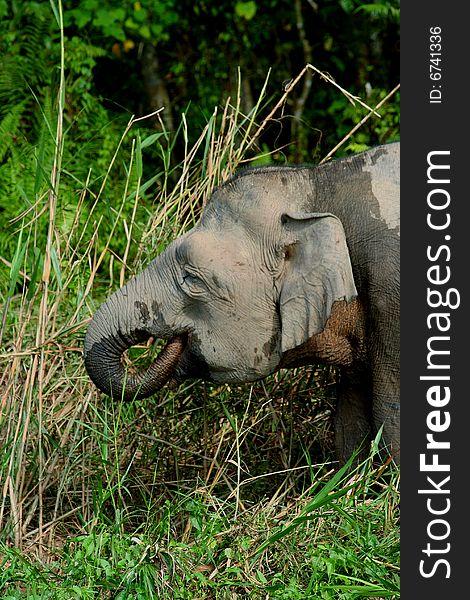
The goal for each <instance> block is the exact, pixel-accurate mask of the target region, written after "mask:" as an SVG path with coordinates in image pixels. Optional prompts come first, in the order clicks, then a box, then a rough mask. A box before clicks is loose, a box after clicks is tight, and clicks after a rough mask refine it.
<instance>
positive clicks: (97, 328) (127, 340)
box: [84, 288, 187, 400]
mask: <svg viewBox="0 0 470 600" xmlns="http://www.w3.org/2000/svg"><path fill="white" fill-rule="evenodd" d="M127 300H128V296H127V293H126V292H125V288H123V289H121V290H119V291H118V292H116V293H115V294H114V295H113V296H111V297H110V298H109V299H108V301H107V302H105V303H104V304H103V305H102V306H101V307H100V308H99V309H98V311H97V312H96V314H95V316H94V317H93V319H92V321H91V323H90V326H89V328H88V331H87V333H86V336H85V343H84V360H85V367H86V369H87V371H88V374H89V376H90V378H91V379H92V381H93V382H94V383H95V385H96V386H97V387H98V388H99V389H100V390H101V391H102V392H104V393H105V394H107V395H108V396H112V397H114V398H123V399H124V400H131V399H133V398H146V397H148V396H150V395H152V394H153V393H155V392H156V391H158V390H159V389H160V388H161V387H162V386H163V385H164V384H165V383H166V382H167V381H168V380H169V379H170V377H171V375H172V373H173V371H174V369H175V368H176V366H177V364H178V361H179V360H180V358H181V355H182V354H183V352H184V349H185V347H186V341H187V336H186V335H178V336H175V337H173V338H171V339H170V340H169V341H168V342H167V344H166V346H165V347H164V348H163V350H162V351H161V352H160V353H159V355H158V356H157V358H156V359H155V360H154V361H153V363H152V364H151V365H150V366H149V367H148V368H147V369H145V370H143V371H141V372H137V373H136V374H130V373H128V372H127V370H126V368H125V367H124V365H123V363H122V360H121V359H122V356H123V354H124V352H125V351H126V350H128V349H129V348H131V347H132V346H135V345H136V344H138V343H140V342H143V341H146V340H148V339H149V338H150V337H152V336H155V333H154V332H153V331H151V329H153V327H152V328H149V327H146V322H145V321H146V319H143V320H142V318H140V319H136V318H135V317H133V318H132V319H130V317H129V308H128V306H126V301H127ZM140 317H142V315H140ZM156 337H158V336H156Z"/></svg>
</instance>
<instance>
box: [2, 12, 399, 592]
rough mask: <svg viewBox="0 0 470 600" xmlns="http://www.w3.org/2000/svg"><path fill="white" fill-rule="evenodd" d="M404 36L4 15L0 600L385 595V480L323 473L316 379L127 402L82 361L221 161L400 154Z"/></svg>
mask: <svg viewBox="0 0 470 600" xmlns="http://www.w3.org/2000/svg"><path fill="white" fill-rule="evenodd" d="M399 39H400V38H399V3H398V1H397V0H391V1H386V0H382V1H379V2H375V3H363V2H361V1H360V0H320V1H318V2H314V1H313V0H249V1H247V2H241V1H239V2H236V1H235V2H229V1H228V0H218V1H215V0H206V1H203V0H201V1H198V0H196V1H193V2H188V1H186V0H179V1H176V0H141V1H140V2H130V1H126V0H119V1H118V0H82V1H80V2H76V1H72V0H62V1H60V0H50V1H46V0H44V1H38V2H34V1H30V0H0V565H1V566H2V569H0V592H1V594H2V597H3V598H11V599H12V598H15V599H16V598H28V599H30V598H67V599H69V598H116V599H118V598H119V599H124V598H221V599H222V598H227V599H228V598H230V599H233V598H246V597H250V598H260V599H261V598H263V599H265V598H294V599H295V598H326V599H330V598H331V599H333V598H335V599H337V598H339V599H343V598H344V599H350V598H360V597H363V598H369V597H382V598H385V597H387V598H398V597H399V579H398V577H399V537H398V508H397V507H398V499H399V494H398V481H399V476H398V473H397V471H396V469H395V468H394V467H393V465H390V464H388V463H385V464H382V463H381V462H380V460H378V457H377V456H376V445H375V444H373V445H372V447H371V456H370V459H369V460H368V461H366V462H365V463H363V464H362V465H359V466H358V467H356V468H355V469H354V470H353V473H351V472H348V471H347V470H345V469H338V465H337V464H336V463H335V462H334V456H333V453H332V419H333V416H334V398H335V383H336V380H337V374H336V373H335V371H334V369H326V368H324V367H321V366H317V365H313V366H311V367H308V368H305V369H298V370H296V371H284V372H280V373H278V374H276V375H274V376H272V377H270V378H268V379H267V380H266V381H264V382H259V383H257V384H254V385H247V386H238V387H233V386H232V387H229V386H218V387H217V386H213V385H210V384H206V383H203V382H188V383H187V384H186V385H183V386H180V388H179V389H177V390H169V389H166V390H163V391H162V392H161V393H160V394H158V395H157V396H155V397H153V398H151V399H149V400H146V401H140V402H131V403H128V404H123V403H119V402H113V401H111V400H110V399H109V398H107V397H105V396H103V395H102V394H99V393H98V392H97V390H96V389H95V388H94V387H93V386H92V384H91V383H90V381H89V379H88V377H87V375H86V372H85V370H84V367H83V361H82V342H83V336H84V332H85V330H86V325H87V323H88V321H89V319H90V316H91V315H92V314H93V312H94V311H95V310H96V308H97V307H98V306H99V304H100V302H101V301H102V300H103V299H104V298H105V297H106V296H107V295H109V293H110V292H111V291H113V290H114V289H116V288H117V287H118V286H120V285H122V284H123V283H124V282H125V281H127V280H128V279H129V278H130V277H131V276H132V275H133V274H134V273H136V272H137V271H139V270H140V269H142V268H143V267H144V266H145V265H146V264H147V263H148V262H149V261H150V260H151V259H152V257H153V256H155V254H157V253H158V252H160V251H161V250H162V249H163V248H164V247H165V246H166V244H167V243H168V242H169V241H170V240H171V239H173V238H174V237H175V236H176V235H179V234H180V233H181V232H182V231H184V230H185V229H187V228H188V227H191V226H192V225H193V224H194V222H195V221H197V218H198V215H199V213H200V210H201V208H202V206H203V205H204V203H205V201H206V200H207V199H208V197H209V196H210V193H211V191H212V190H213V188H214V187H215V186H216V185H218V184H219V183H221V182H222V181H224V180H226V179H227V178H228V177H230V176H231V175H232V174H233V173H234V172H235V171H236V169H237V168H239V167H242V166H247V165H253V164H266V163H271V162H278V163H287V162H289V163H294V162H302V163H312V164H317V163H318V162H320V161H321V160H324V159H326V158H329V157H330V153H331V156H332V158H335V157H339V156H342V155H344V154H349V153H352V152H358V151H361V150H363V149H365V148H367V147H369V146H372V145H376V144H381V143H387V142H390V141H395V140H397V139H399V122H400V118H399V117H400V113H399V91H398V84H399ZM332 151H333V152H332ZM150 356H151V348H147V347H143V348H137V349H136V350H135V352H134V354H133V359H134V360H135V361H141V362H142V363H145V362H146V361H148V360H150Z"/></svg>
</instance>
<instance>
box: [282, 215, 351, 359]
mask: <svg viewBox="0 0 470 600" xmlns="http://www.w3.org/2000/svg"><path fill="white" fill-rule="evenodd" d="M282 222H283V226H284V227H285V228H286V230H287V239H288V240H290V243H289V245H288V249H287V252H286V257H287V265H286V275H285V279H284V283H283V287H282V291H281V295H280V314H281V323H282V352H286V351H287V350H291V349H292V348H295V347H297V346H300V345H301V344H303V343H305V342H306V341H307V340H308V339H310V338H311V337H312V336H313V335H315V334H317V333H320V332H321V331H323V329H324V328H325V325H326V322H327V321H328V318H329V316H330V314H331V308H332V306H333V303H334V302H335V301H336V300H346V301H349V300H351V299H352V298H354V297H356V296H357V290H356V286H355V284H354V277H353V273H352V267H351V260H350V258H349V251H348V247H347V244H346V236H345V233H344V229H343V226H342V224H341V221H340V220H339V219H338V218H337V217H335V216H334V215H332V214H330V213H292V212H289V213H285V214H284V215H282Z"/></svg>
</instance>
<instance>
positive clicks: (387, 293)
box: [84, 143, 400, 460]
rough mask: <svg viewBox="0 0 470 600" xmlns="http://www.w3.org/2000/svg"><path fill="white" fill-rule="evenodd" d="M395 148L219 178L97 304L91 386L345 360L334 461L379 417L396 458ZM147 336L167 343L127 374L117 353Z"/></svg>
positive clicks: (131, 387) (90, 335)
mask: <svg viewBox="0 0 470 600" xmlns="http://www.w3.org/2000/svg"><path fill="white" fill-rule="evenodd" d="M399 151H400V146H399V144H398V143H396V144H388V145H386V146H380V147H376V148H373V149H371V150H369V151H367V152H364V153H362V154H358V155H355V156H352V157H348V158H343V159H339V160H336V161H332V162H330V163H326V164H324V165H321V166H318V167H303V166H294V167H267V168H255V169H247V170H246V171H243V172H242V173H240V174H239V175H237V176H236V177H234V178H233V179H231V180H230V181H228V182H227V183H225V184H223V185H222V186H221V187H220V188H218V189H217V190H216V191H215V192H214V194H213V195H212V197H211V199H210V200H209V202H208V204H207V206H206V207H205V209H204V211H203V214H202V217H201V219H200V222H199V223H198V225H197V226H196V227H194V228H193V229H192V230H191V231H189V232H188V233H187V234H185V235H183V236H181V237H180V238H178V239H176V240H175V241H174V242H172V243H171V244H170V245H169V246H168V248H167V249H166V250H165V251H164V252H163V253H162V254H161V255H160V256H158V257H157V258H156V259H155V260H154V261H152V262H151V263H150V264H149V265H148V267H147V268H146V269H145V270H144V271H143V272H142V273H140V274H139V275H138V276H137V277H135V278H134V279H132V280H131V281H129V283H128V284H127V285H126V286H124V287H123V288H122V289H120V290H118V291H117V292H115V294H113V295H112V296H111V297H110V298H109V299H108V301H107V302H105V303H104V304H103V305H102V306H101V307H100V309H99V310H98V311H97V313H96V315H95V317H94V318H93V320H92V323H91V325H90V327H89V329H88V332H87V335H86V338H85V349H84V356H85V364H86V367H87V369H88V372H89V374H90V376H91V378H92V379H93V381H94V382H95V383H96V385H97V386H98V387H99V388H100V389H101V390H103V391H104V392H105V393H107V394H110V395H114V396H118V397H119V396H123V397H133V396H140V397H144V396H148V395H150V394H152V393H153V392H154V391H156V389H158V388H159V387H160V386H161V385H163V384H164V383H165V382H166V381H167V380H168V379H170V378H173V379H175V380H177V381H181V380H184V379H187V378H203V379H209V380H213V381H216V382H228V383H231V382H232V383H235V382H247V381H254V380H257V379H260V378H263V377H265V376H267V375H268V374H270V373H273V372H274V371H276V370H277V369H279V368H284V367H286V368H289V367H295V366H299V365H303V364H309V363H315V362H323V363H326V364H332V365H337V366H338V367H340V369H341V377H340V383H339V386H338V409H337V417H336V446H337V451H338V455H339V458H340V460H345V459H346V458H347V457H348V456H349V455H350V454H351V453H352V452H353V450H354V449H355V448H356V446H357V445H358V444H359V443H360V442H361V441H363V440H364V438H367V437H368V436H370V434H371V433H373V432H374V431H376V430H377V429H378V428H379V427H380V426H382V425H383V428H384V429H383V441H384V444H385V445H386V446H387V447H388V450H389V451H390V452H391V453H392V454H393V456H394V457H395V458H396V460H399V343H400V340H399V337H400V336H399ZM149 337H154V338H163V339H168V340H170V341H169V343H168V345H167V346H166V348H165V349H164V350H163V352H162V353H161V355H160V356H159V357H158V358H157V360H156V361H155V363H154V364H153V365H152V366H151V367H150V368H149V369H148V371H147V372H146V373H143V374H139V375H137V376H134V377H130V376H127V375H126V373H125V370H124V368H123V366H122V364H121V357H122V354H123V353H124V351H125V350H126V349H127V348H129V347H130V346H132V345H134V344H136V343H137V342H139V341H142V340H144V339H148V338H149Z"/></svg>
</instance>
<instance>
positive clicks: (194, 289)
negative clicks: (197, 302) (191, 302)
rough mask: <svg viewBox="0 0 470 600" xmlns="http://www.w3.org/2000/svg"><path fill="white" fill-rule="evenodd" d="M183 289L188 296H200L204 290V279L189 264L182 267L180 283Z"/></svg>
mask: <svg viewBox="0 0 470 600" xmlns="http://www.w3.org/2000/svg"><path fill="white" fill-rule="evenodd" d="M181 287H182V288H183V291H184V292H186V293H187V294H188V295H189V296H192V297H195V296H201V295H203V294H204V292H205V291H206V286H205V284H204V281H203V280H202V279H201V278H200V277H199V275H197V274H196V272H195V269H194V268H193V267H190V266H185V267H183V269H182V284H181Z"/></svg>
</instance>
